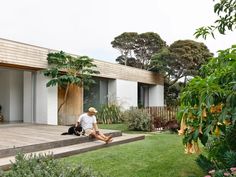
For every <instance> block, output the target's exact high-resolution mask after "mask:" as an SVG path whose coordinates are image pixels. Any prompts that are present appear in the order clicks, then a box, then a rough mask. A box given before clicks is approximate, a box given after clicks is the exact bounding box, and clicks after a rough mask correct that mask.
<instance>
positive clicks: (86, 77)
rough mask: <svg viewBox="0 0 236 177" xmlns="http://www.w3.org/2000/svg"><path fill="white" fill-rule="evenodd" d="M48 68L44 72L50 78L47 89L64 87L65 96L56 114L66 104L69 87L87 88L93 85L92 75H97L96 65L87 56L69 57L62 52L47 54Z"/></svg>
mask: <svg viewBox="0 0 236 177" xmlns="http://www.w3.org/2000/svg"><path fill="white" fill-rule="evenodd" d="M47 60H48V64H49V68H48V69H47V70H45V71H44V75H45V76H48V77H50V78H51V80H50V81H49V82H48V83H47V85H46V86H47V87H50V86H56V85H58V86H59V87H65V89H66V91H65V95H64V99H63V102H62V103H61V104H60V105H59V107H58V113H59V112H60V109H61V108H62V106H63V105H64V104H65V103H66V100H67V95H68V92H69V88H70V86H71V85H76V86H78V87H82V86H83V88H85V89H86V88H88V86H89V85H90V84H91V83H94V81H93V79H92V74H98V73H99V72H98V71H96V70H95V68H96V65H95V64H93V63H92V61H93V60H92V59H91V58H89V57H87V56H71V55H69V54H66V53H65V52H63V51H60V52H55V53H49V54H48V57H47Z"/></svg>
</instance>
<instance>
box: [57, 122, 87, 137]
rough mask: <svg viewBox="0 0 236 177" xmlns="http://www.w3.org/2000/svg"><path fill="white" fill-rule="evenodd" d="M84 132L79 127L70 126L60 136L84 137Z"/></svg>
mask: <svg viewBox="0 0 236 177" xmlns="http://www.w3.org/2000/svg"><path fill="white" fill-rule="evenodd" d="M84 134H85V132H84V130H83V128H82V127H81V126H75V125H74V126H71V127H70V128H69V129H68V132H64V133H62V134H61V135H76V136H80V135H84Z"/></svg>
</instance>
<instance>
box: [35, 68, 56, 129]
mask: <svg viewBox="0 0 236 177" xmlns="http://www.w3.org/2000/svg"><path fill="white" fill-rule="evenodd" d="M48 81H49V78H46V77H45V76H44V75H43V74H42V73H41V72H37V74H36V101H35V102H36V105H35V108H36V110H35V117H36V118H35V119H36V123H40V124H51V125H57V124H58V121H57V87H56V86H54V87H49V88H47V87H46V83H47V82H48Z"/></svg>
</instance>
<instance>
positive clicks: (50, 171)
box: [0, 153, 101, 177]
mask: <svg viewBox="0 0 236 177" xmlns="http://www.w3.org/2000/svg"><path fill="white" fill-rule="evenodd" d="M15 158H16V162H15V163H14V164H12V168H11V170H10V171H8V172H5V173H2V174H1V173H0V175H1V177H33V176H35V177H59V176H60V177H89V176H93V177H96V176H101V175H97V174H95V173H94V172H93V171H92V170H91V169H88V168H85V167H83V166H82V165H78V166H66V165H65V164H63V163H62V161H58V160H55V159H53V155H43V154H41V155H38V156H37V155H32V154H31V155H30V156H26V155H24V154H22V153H18V154H17V155H16V157H15Z"/></svg>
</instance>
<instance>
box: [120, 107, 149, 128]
mask: <svg viewBox="0 0 236 177" xmlns="http://www.w3.org/2000/svg"><path fill="white" fill-rule="evenodd" d="M123 116H124V120H125V121H126V122H127V124H128V128H129V129H130V130H138V131H151V121H152V120H151V117H150V115H149V114H148V113H147V112H146V111H145V110H142V109H130V110H127V111H125V112H124V114H123Z"/></svg>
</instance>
